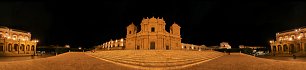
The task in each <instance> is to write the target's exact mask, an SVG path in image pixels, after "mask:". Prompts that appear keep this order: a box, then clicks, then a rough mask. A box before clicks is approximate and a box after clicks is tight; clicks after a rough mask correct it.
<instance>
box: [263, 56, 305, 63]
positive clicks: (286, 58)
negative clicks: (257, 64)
mask: <svg viewBox="0 0 306 70" xmlns="http://www.w3.org/2000/svg"><path fill="white" fill-rule="evenodd" d="M257 57H260V58H267V59H274V60H284V61H301V62H306V57H305V56H301V57H296V58H295V59H294V58H293V57H292V56H257Z"/></svg>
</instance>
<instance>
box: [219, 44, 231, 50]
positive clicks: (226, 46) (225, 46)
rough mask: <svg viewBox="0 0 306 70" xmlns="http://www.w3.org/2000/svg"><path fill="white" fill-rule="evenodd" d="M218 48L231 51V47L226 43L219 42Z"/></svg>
mask: <svg viewBox="0 0 306 70" xmlns="http://www.w3.org/2000/svg"><path fill="white" fill-rule="evenodd" d="M220 48H221V49H223V48H226V49H231V48H232V47H231V46H230V45H229V44H228V42H221V43H220Z"/></svg>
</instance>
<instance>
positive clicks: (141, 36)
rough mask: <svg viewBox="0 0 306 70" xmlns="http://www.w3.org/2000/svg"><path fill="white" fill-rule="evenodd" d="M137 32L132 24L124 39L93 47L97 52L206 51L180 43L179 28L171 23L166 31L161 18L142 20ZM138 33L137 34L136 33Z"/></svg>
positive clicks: (204, 48) (202, 47)
mask: <svg viewBox="0 0 306 70" xmlns="http://www.w3.org/2000/svg"><path fill="white" fill-rule="evenodd" d="M140 25H141V29H140V30H138V28H137V27H136V25H135V24H134V23H131V24H130V25H128V26H127V35H126V38H121V39H117V40H110V41H108V42H105V43H103V44H101V45H97V46H95V47H96V49H97V50H118V49H122V50H207V49H208V48H207V47H206V46H205V45H193V44H187V43H181V39H182V38H181V35H180V28H181V27H180V26H179V25H178V24H176V23H173V24H172V25H171V26H170V32H167V31H166V28H165V25H166V23H165V21H164V19H163V18H154V17H152V18H143V20H142V22H141V23H140ZM138 31H139V32H138Z"/></svg>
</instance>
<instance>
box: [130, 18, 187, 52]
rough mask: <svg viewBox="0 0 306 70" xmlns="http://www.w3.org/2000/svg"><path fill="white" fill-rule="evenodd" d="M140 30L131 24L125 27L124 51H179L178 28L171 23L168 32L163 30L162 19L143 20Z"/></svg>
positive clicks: (179, 38)
mask: <svg viewBox="0 0 306 70" xmlns="http://www.w3.org/2000/svg"><path fill="white" fill-rule="evenodd" d="M140 25H141V30H140V31H139V32H138V30H137V27H136V26H135V25H134V24H133V23H131V24H130V25H129V26H128V27H127V35H126V49H128V50H155V49H156V50H170V49H172V50H174V49H181V35H180V28H181V27H180V26H179V25H177V24H176V23H173V24H172V26H171V27H170V32H167V31H166V29H165V25H166V23H165V21H164V19H163V18H154V17H152V18H146V19H145V18H144V19H143V20H142V22H141V24H140Z"/></svg>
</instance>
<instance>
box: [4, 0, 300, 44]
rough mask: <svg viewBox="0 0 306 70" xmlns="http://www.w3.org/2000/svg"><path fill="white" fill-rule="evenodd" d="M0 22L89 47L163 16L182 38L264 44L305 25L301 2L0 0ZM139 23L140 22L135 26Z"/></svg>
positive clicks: (50, 40) (48, 39)
mask: <svg viewBox="0 0 306 70" xmlns="http://www.w3.org/2000/svg"><path fill="white" fill-rule="evenodd" d="M0 9H1V11H0V15H1V16H0V25H2V26H7V27H10V28H15V29H21V30H25V31H30V32H31V33H32V38H37V39H39V40H40V42H39V45H41V46H42V45H64V44H69V45H71V46H72V47H79V46H82V47H92V46H94V45H98V44H101V43H103V42H106V41H109V40H110V39H119V38H125V35H126V26H127V25H129V24H130V23H131V22H134V23H135V24H136V25H140V21H141V20H142V18H144V17H152V16H154V17H163V18H164V19H165V21H166V23H167V25H166V28H167V31H169V26H170V25H171V24H172V23H173V22H176V23H177V24H179V25H180V26H181V37H182V38H183V39H182V42H183V43H193V44H205V45H207V46H212V45H219V43H220V42H223V41H226V42H229V44H230V45H232V46H234V47H238V45H241V44H242V45H256V46H257V45H258V46H268V41H269V40H271V39H274V38H275V33H276V32H279V31H284V30H288V29H294V28H299V27H302V26H306V2H294V1H290V2H288V1H286V2H240V1H190V0H188V1H177V0H172V1H150V2H145V1H143V2H136V1H134V2H133V1H129V0H126V1H112V2H111V1H104V2H103V1H97V2H92V1H91V2H89V1H88V2H86V1H77V2H73V1H71V2H55V1H46V2H28V1H26V2H24V1H16V2H1V3H0ZM138 27H139V28H140V26H138Z"/></svg>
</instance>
